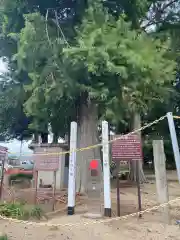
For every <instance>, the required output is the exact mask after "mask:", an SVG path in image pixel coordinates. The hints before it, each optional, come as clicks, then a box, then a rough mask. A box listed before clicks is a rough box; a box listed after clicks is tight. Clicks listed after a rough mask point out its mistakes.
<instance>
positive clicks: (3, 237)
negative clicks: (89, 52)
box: [0, 234, 8, 240]
mask: <svg viewBox="0 0 180 240" xmlns="http://www.w3.org/2000/svg"><path fill="white" fill-rule="evenodd" d="M0 240H8V237H7V235H6V234H4V235H1V236H0Z"/></svg>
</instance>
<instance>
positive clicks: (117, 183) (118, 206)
mask: <svg viewBox="0 0 180 240" xmlns="http://www.w3.org/2000/svg"><path fill="white" fill-rule="evenodd" d="M119 167H120V162H119V161H117V162H116V168H117V172H116V188H117V216H118V217H120V183H119Z"/></svg>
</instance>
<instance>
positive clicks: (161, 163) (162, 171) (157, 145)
mask: <svg viewBox="0 0 180 240" xmlns="http://www.w3.org/2000/svg"><path fill="white" fill-rule="evenodd" d="M153 155H154V167H155V177H156V191H157V197H158V202H159V204H163V203H168V201H169V194H168V184H167V176H166V163H165V153H164V144H163V140H153ZM161 209H162V217H163V220H164V221H165V222H166V223H169V206H168V204H167V205H166V206H165V207H163V208H161Z"/></svg>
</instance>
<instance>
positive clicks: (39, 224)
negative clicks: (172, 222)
mask: <svg viewBox="0 0 180 240" xmlns="http://www.w3.org/2000/svg"><path fill="white" fill-rule="evenodd" d="M177 201H180V197H178V198H176V199H173V200H170V201H169V202H167V203H163V204H159V205H156V206H154V207H151V208H147V209H145V210H143V211H140V212H135V213H131V214H127V215H124V216H121V217H115V218H108V219H103V220H94V221H89V222H82V221H81V222H78V223H66V224H61V223H59V224H52V223H48V222H46V223H44V222H40V223H36V222H30V221H23V220H18V219H13V218H7V217H4V216H0V219H2V220H5V221H8V222H10V223H20V224H25V225H29V226H37V227H38V226H39V227H40V226H42V227H56V228H57V227H73V228H74V227H82V225H83V226H87V225H92V224H102V223H109V222H112V221H118V220H126V219H128V218H129V217H135V216H139V215H142V214H144V213H150V212H152V211H154V210H158V209H159V208H163V207H166V206H167V205H170V204H172V203H175V202H177Z"/></svg>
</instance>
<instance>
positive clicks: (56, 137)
mask: <svg viewBox="0 0 180 240" xmlns="http://www.w3.org/2000/svg"><path fill="white" fill-rule="evenodd" d="M58 138H59V135H58V133H56V132H55V133H53V143H55V144H57V143H58Z"/></svg>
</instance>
